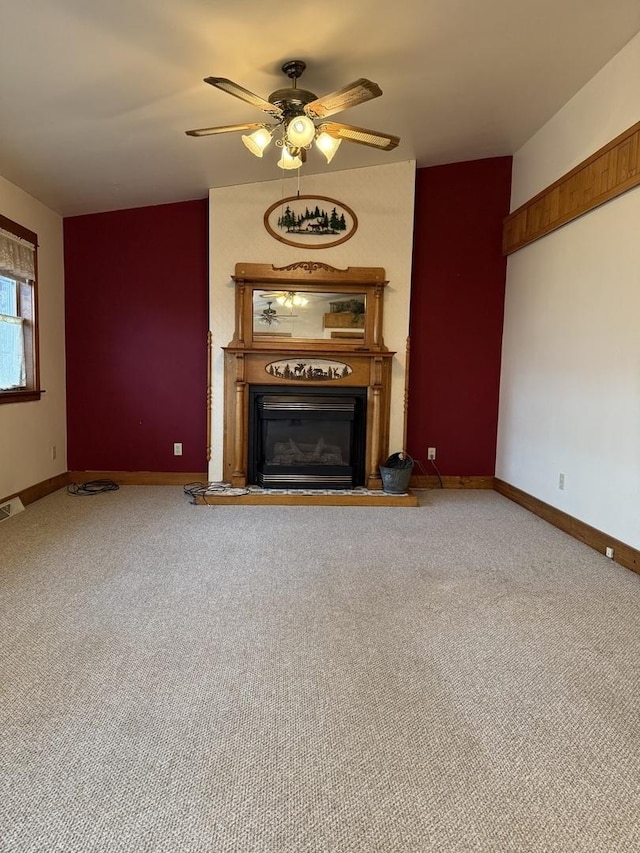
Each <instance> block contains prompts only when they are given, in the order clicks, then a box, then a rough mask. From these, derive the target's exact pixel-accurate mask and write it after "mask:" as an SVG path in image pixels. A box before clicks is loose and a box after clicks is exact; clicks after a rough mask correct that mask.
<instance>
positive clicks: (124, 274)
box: [64, 199, 209, 472]
mask: <svg viewBox="0 0 640 853" xmlns="http://www.w3.org/2000/svg"><path fill="white" fill-rule="evenodd" d="M64 263H65V291H66V293H65V302H66V309H65V318H66V357H67V419H68V437H67V450H68V466H69V469H70V470H80V471H90V470H96V471H178V472H179V471H192V472H196V471H202V472H204V471H205V470H206V414H207V406H206V383H207V328H208V287H209V285H208V200H207V199H201V200H198V201H187V202H180V203H178V204H165V205H159V206H157V207H144V208H136V209H133V210H119V211H114V212H110V213H98V214H91V215H88V216H74V217H70V218H67V219H65V220H64ZM174 442H182V445H183V455H182V456H174V455H173V443H174Z"/></svg>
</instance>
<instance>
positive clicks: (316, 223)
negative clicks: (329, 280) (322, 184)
mask: <svg viewBox="0 0 640 853" xmlns="http://www.w3.org/2000/svg"><path fill="white" fill-rule="evenodd" d="M264 226H265V228H266V229H267V231H268V232H269V234H271V236H272V237H274V238H275V239H276V240H280V242H281V243H286V244H287V245H288V246H296V247H297V248H300V249H328V248H329V247H330V246H337V245H339V244H340V243H344V242H346V241H347V240H350V239H351V237H353V235H354V234H355V233H356V230H357V228H358V218H357V216H356V215H355V213H354V212H353V210H351V208H350V207H347V205H346V204H343V203H342V202H341V201H336V199H335V198H328V196H324V195H300V196H290V197H289V198H283V199H280V200H279V201H277V202H276V203H275V204H272V205H271V207H270V208H268V210H267V211H266V213H265V215H264Z"/></svg>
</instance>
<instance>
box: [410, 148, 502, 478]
mask: <svg viewBox="0 0 640 853" xmlns="http://www.w3.org/2000/svg"><path fill="white" fill-rule="evenodd" d="M510 192H511V157H496V158H491V159H487V160H473V161H469V162H464V163H453V164H451V165H447V166H433V167H429V168H424V169H418V170H417V176H416V205H415V210H416V213H415V229H414V256H413V274H412V285H411V323H410V330H411V331H410V334H411V358H410V376H409V404H408V422H407V451H408V452H409V454H410V455H411V456H413V457H414V458H416V459H419V460H421V461H422V462H423V465H424V466H425V469H426V472H427V473H428V474H433V473H435V472H434V470H433V468H432V467H431V466H430V465H429V464H428V463H427V462H426V455H427V447H435V448H436V450H437V458H436V464H437V466H438V468H439V470H440V472H441V473H442V474H445V475H453V476H455V475H462V476H488V475H493V474H494V473H495V458H496V436H497V425H498V394H499V383H500V357H501V347H502V321H503V314H504V288H505V275H506V259H505V258H504V257H503V256H502V250H501V244H502V220H503V218H504V217H505V216H506V215H507V214H508V213H509V199H510ZM416 473H417V472H416Z"/></svg>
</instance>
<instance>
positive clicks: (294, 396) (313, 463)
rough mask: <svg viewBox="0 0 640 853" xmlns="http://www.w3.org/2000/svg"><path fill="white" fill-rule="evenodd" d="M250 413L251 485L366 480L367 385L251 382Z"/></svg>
mask: <svg viewBox="0 0 640 853" xmlns="http://www.w3.org/2000/svg"><path fill="white" fill-rule="evenodd" d="M249 411H250V414H249V481H250V482H251V483H255V484H256V485H258V486H261V487H263V488H277V489H281V488H290V489H304V488H309V489H351V488H354V487H355V486H361V485H363V484H364V482H365V446H366V435H365V430H366V426H365V425H366V417H365V412H366V389H364V388H353V387H342V388H332V389H331V390H330V391H329V390H325V389H324V388H312V387H306V388H300V387H296V388H286V387H285V388H283V387H280V386H268V385H267V386H252V387H251V388H250V390H249Z"/></svg>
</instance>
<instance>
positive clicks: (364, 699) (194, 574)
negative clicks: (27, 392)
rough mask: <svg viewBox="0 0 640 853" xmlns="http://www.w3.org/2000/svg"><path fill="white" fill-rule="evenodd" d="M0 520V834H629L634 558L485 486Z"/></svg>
mask: <svg viewBox="0 0 640 853" xmlns="http://www.w3.org/2000/svg"><path fill="white" fill-rule="evenodd" d="M420 504H421V505H420V506H419V507H418V508H415V509H404V508H395V507H389V508H380V507H375V508H369V507H353V508H350V507H264V506H247V507H241V508H239V507H226V506H215V507H203V506H191V505H190V504H189V502H188V500H187V498H186V496H185V495H183V494H182V491H181V490H180V489H175V488H173V487H166V486H165V487H153V486H140V487H136V486H130V487H123V488H121V489H120V490H119V491H117V492H110V493H107V494H100V495H94V496H91V497H83V498H79V497H71V496H69V495H67V494H66V493H65V492H64V491H61V492H57V493H55V494H53V495H50V496H49V497H47V498H44V499H43V500H41V501H38V502H37V503H35V504H32V505H30V506H28V507H27V508H26V510H25V512H23V513H21V514H19V515H17V516H15V517H14V518H11V519H9V520H7V521H5V522H3V523H2V524H0V562H1V567H0V620H1V646H0V679H1V680H0V849H1V850H2V851H3V853H53V851H63V853H299V851H305V852H306V853H369V851H371V853H425V851H436V853H449V851H456V853H463V852H464V851H478V853H480V852H481V853H501V851H514V853H515V851H517V853H538V851H539V853H547V851H559V853H634V852H635V851H639V850H640V725H639V722H640V576H638V575H636V574H633V573H632V572H629V571H627V570H625V569H623V568H621V567H620V566H618V565H617V564H615V563H612V562H611V561H609V560H606V559H605V558H604V557H603V556H601V555H600V554H598V553H596V552H595V551H592V550H591V549H589V548H588V547H587V546H585V545H582V544H581V543H579V542H577V541H575V540H573V539H571V538H570V537H568V536H567V535H565V534H563V533H562V532H560V531H558V530H556V529H554V528H553V527H551V526H549V525H548V524H546V523H545V522H543V521H542V520H540V519H538V518H536V517H535V516H533V515H531V514H529V513H527V512H526V511H525V510H524V509H522V508H521V507H519V506H517V505H516V504H513V503H511V502H510V501H508V500H507V499H505V498H503V497H502V496H500V495H498V494H497V493H495V492H491V491H477V492H472V491H426V492H422V493H421V495H420Z"/></svg>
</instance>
